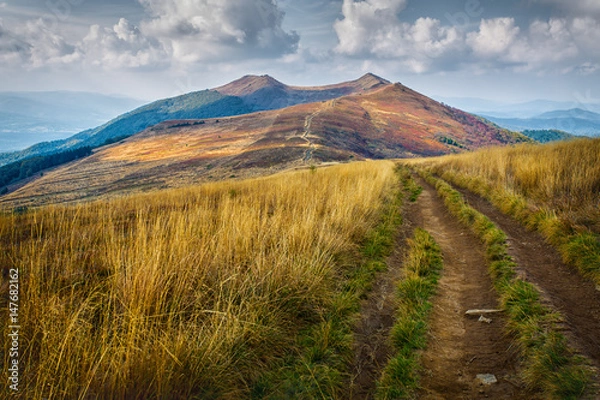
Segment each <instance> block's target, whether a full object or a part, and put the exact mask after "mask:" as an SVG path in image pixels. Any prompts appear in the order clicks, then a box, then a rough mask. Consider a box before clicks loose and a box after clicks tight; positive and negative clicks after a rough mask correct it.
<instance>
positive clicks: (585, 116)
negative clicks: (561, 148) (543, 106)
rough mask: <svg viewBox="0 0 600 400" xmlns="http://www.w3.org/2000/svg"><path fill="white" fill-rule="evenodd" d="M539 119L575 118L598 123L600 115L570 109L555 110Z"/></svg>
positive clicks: (579, 109) (540, 116)
mask: <svg viewBox="0 0 600 400" xmlns="http://www.w3.org/2000/svg"><path fill="white" fill-rule="evenodd" d="M537 118H539V119H558V118H575V119H582V120H587V121H596V122H600V114H597V113H595V112H591V111H588V110H582V109H581V108H572V109H570V110H555V111H550V112H546V113H543V114H541V115H539V116H538V117H537Z"/></svg>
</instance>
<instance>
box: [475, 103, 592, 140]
mask: <svg viewBox="0 0 600 400" xmlns="http://www.w3.org/2000/svg"><path fill="white" fill-rule="evenodd" d="M484 117H485V118H487V119H489V120H490V121H492V122H494V123H496V124H498V125H500V126H502V127H503V128H506V129H511V130H516V131H519V132H522V131H524V130H560V131H563V132H567V133H569V134H572V135H578V136H600V114H598V113H595V112H592V111H587V110H582V109H580V108H574V109H570V110H555V111H551V112H546V113H543V114H540V115H537V116H535V117H533V118H522V119H521V118H496V117H493V116H489V115H484Z"/></svg>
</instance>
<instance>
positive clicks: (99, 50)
mask: <svg viewBox="0 0 600 400" xmlns="http://www.w3.org/2000/svg"><path fill="white" fill-rule="evenodd" d="M79 48H80V51H81V52H82V53H83V54H84V55H85V58H86V60H87V62H88V63H90V64H92V65H96V66H100V67H102V68H105V69H119V68H144V67H146V68H148V67H152V68H153V69H155V68H160V67H161V66H162V67H164V66H168V54H167V52H166V51H165V49H164V48H163V46H162V44H161V43H160V42H159V41H158V40H156V39H154V38H152V37H147V36H145V35H144V34H143V33H142V32H141V31H140V30H139V29H138V28H137V27H136V26H134V25H132V24H131V23H130V22H129V21H128V20H126V19H125V18H121V19H120V20H119V22H118V23H117V24H116V25H114V26H113V27H112V28H101V27H100V26H98V25H92V26H91V27H90V30H89V33H88V34H87V36H86V37H85V38H84V39H83V40H82V41H81V43H79Z"/></svg>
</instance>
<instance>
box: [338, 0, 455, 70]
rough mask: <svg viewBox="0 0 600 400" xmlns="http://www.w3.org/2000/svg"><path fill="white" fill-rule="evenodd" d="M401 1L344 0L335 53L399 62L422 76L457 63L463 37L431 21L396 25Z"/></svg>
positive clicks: (420, 20)
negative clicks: (396, 60) (394, 59)
mask: <svg viewBox="0 0 600 400" xmlns="http://www.w3.org/2000/svg"><path fill="white" fill-rule="evenodd" d="M405 6H406V1H405V0H366V1H359V2H357V1H354V0H344V4H343V7H342V13H343V16H344V18H343V19H341V20H337V21H336V22H335V25H334V28H335V31H336V33H337V36H338V45H337V47H336V49H335V50H336V51H337V52H338V53H340V54H344V55H348V56H353V57H370V56H375V57H378V58H382V59H391V58H396V59H399V60H400V61H401V62H402V63H403V64H404V65H405V66H406V67H407V68H408V69H410V70H412V71H414V72H426V71H429V70H431V69H433V68H436V67H440V66H448V65H447V64H448V63H450V64H454V63H456V62H457V60H458V58H459V56H460V54H461V52H462V51H464V48H465V46H464V35H463V34H462V33H461V32H460V31H459V30H458V29H457V28H456V27H453V26H444V25H443V24H442V23H441V22H440V21H439V20H437V19H433V18H419V19H417V20H416V21H415V22H414V23H412V24H411V23H406V22H402V21H400V19H399V18H398V14H399V13H400V12H401V11H402V10H403V9H404V7H405Z"/></svg>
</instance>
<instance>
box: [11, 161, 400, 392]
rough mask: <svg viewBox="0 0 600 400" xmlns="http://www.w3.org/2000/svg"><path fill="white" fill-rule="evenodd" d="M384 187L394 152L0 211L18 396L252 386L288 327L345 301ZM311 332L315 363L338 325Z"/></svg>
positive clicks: (278, 351)
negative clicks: (15, 331) (11, 278)
mask: <svg viewBox="0 0 600 400" xmlns="http://www.w3.org/2000/svg"><path fill="white" fill-rule="evenodd" d="M396 185H397V179H396V177H395V175H394V165H393V163H391V162H387V161H383V162H377V163H375V162H369V163H354V164H351V165H344V166H336V167H330V168H326V169H317V170H307V171H303V172H293V173H287V174H282V175H277V176H273V177H270V178H262V179H255V180H251V181H240V182H223V183H216V184H208V185H204V186H200V187H195V188H187V189H179V190H170V191H163V192H156V193H153V194H147V195H138V196H132V197H126V198H121V199H115V200H111V201H108V202H106V201H104V202H95V203H88V204H83V205H78V206H70V207H61V206H52V207H46V208H40V209H37V210H35V211H32V212H29V213H25V214H5V215H0V248H1V251H0V265H2V267H3V272H8V270H9V269H17V270H18V273H19V284H20V303H19V304H20V308H19V322H20V325H21V327H22V328H21V331H20V338H21V342H20V345H21V348H20V354H21V356H20V365H21V366H22V369H21V385H20V387H19V388H20V394H21V395H22V396H24V397H23V398H53V399H58V398H127V399H136V398H140V399H141V398H246V397H249V396H250V395H251V393H252V392H253V391H255V393H256V391H258V392H259V393H263V392H262V391H264V390H265V389H264V387H265V385H264V379H265V378H264V376H265V374H268V373H269V372H272V371H274V370H277V368H282V363H283V362H289V360H290V359H292V360H293V359H294V357H296V356H297V354H298V353H297V351H298V349H297V345H298V343H297V342H296V340H297V337H298V335H299V334H300V333H301V332H302V331H303V330H306V329H307V328H308V327H310V326H312V325H314V324H317V325H318V323H319V322H321V321H324V320H327V318H333V317H335V316H338V315H339V314H338V311H335V310H340V309H344V304H345V302H347V301H348V299H349V298H350V297H351V295H350V294H346V295H344V296H342V297H340V296H338V294H339V292H340V290H341V288H342V286H343V285H344V284H345V282H346V281H347V279H348V274H351V273H352V272H351V271H352V268H353V266H355V265H356V262H357V260H358V259H359V258H360V257H357V255H356V249H357V248H358V246H359V245H360V244H361V242H362V240H363V238H364V237H365V233H366V232H367V231H368V230H369V229H370V228H372V227H373V226H374V224H376V223H377V221H378V217H379V215H380V211H381V207H382V204H384V203H390V196H392V194H393V193H394V190H395V189H394V187H395V186H396ZM6 291H7V286H3V287H2V294H3V295H2V296H1V300H0V302H1V303H0V304H1V306H2V308H3V309H6V307H7V303H6V301H7V300H6V299H7V296H5V295H4V294H6V293H5V292H6ZM333 303H335V304H333ZM345 312H347V311H345ZM319 326H320V325H319ZM6 329H7V327H6V325H3V329H2V331H3V332H2V334H3V335H4V336H6V333H7V332H6ZM319 329H322V330H319V332H320V334H319V335H318V339H319V342H317V343H316V344H315V350H314V352H313V353H311V354H312V355H311V357H312V358H311V359H314V360H318V359H320V358H322V357H324V355H323V354H324V353H323V354H322V353H320V352H324V351H328V352H330V351H331V350H328V348H327V346H328V344H327V343H328V342H332V341H334V340H337V339H336V338H334V337H333V336H331V337H329V336H328V335H335V334H338V333H337V332H336V331H331V326H330V325H328V324H324V325H323V326H322V328H319ZM328 332H329V333H328ZM343 337H344V335H342V338H343ZM321 341H322V342H321ZM304 345H306V343H305V344H304ZM336 354H337V353H335V352H334V353H332V356H336V357H337V355H336ZM286 360H288V361H286ZM8 362H9V359H8V354H7V353H3V357H2V358H1V359H0V368H2V369H3V370H5V369H6V368H7V363H8ZM315 362H318V361H315ZM283 367H285V365H284V366H283ZM305 367H306V368H308V371H312V372H311V373H314V372H315V371H317V372H318V371H319V370H312V369H310V368H309V366H308V365H306V366H305ZM303 368H304V366H303ZM306 368H305V369H306ZM283 370H284V371H285V368H284V369H283ZM320 371H325V370H320ZM270 379H273V378H270ZM303 379H304V378H303ZM307 379H308V381H302V382H303V385H308V386H310V385H311V384H314V383H313V382H312V381H311V379H314V380H315V382H318V379H322V377H321V378H319V377H316V376H313V377H312V378H307ZM317 385H318V383H317ZM260 388H262V389H260ZM297 389H298V388H297V387H295V388H294V390H297ZM261 390H262V391H261ZM315 390H317V389H315ZM319 390H324V388H321V389H319Z"/></svg>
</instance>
